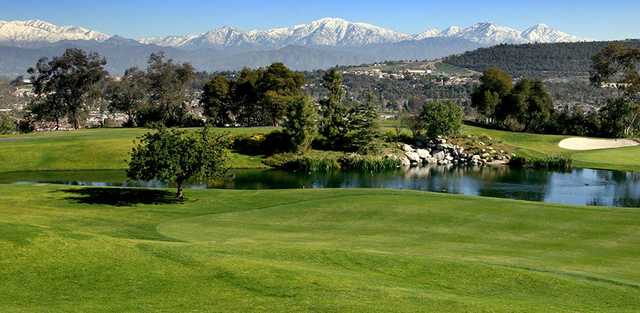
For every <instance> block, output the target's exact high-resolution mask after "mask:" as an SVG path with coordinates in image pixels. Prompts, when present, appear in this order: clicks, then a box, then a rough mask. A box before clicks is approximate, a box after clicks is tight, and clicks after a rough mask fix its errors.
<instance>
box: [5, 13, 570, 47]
mask: <svg viewBox="0 0 640 313" xmlns="http://www.w3.org/2000/svg"><path fill="white" fill-rule="evenodd" d="M434 37H446V38H461V39H466V40H470V41H473V42H476V43H479V44H482V45H495V44H502V43H510V44H519V43H529V42H573V41H578V40H580V39H579V38H577V37H575V36H572V35H569V34H567V33H564V32H561V31H559V30H556V29H553V28H551V27H549V26H547V25H545V24H537V25H534V26H532V27H530V28H528V29H527V30H525V31H523V32H520V31H518V30H515V29H513V28H509V27H504V26H499V25H496V24H493V23H488V22H483V23H477V24H474V25H472V26H469V27H466V28H461V27H458V26H451V27H449V28H446V29H445V30H443V31H439V30H437V29H427V30H426V31H424V32H422V33H419V34H414V35H409V34H405V33H401V32H396V31H393V30H390V29H386V28H382V27H379V26H376V25H372V24H368V23H360V22H350V21H347V20H345V19H342V18H338V17H326V18H322V19H318V20H315V21H312V22H309V23H307V24H301V25H295V26H291V27H280V28H273V29H269V30H252V31H248V32H245V31H242V30H239V29H237V28H234V27H230V26H223V27H220V28H217V29H214V30H211V31H208V32H205V33H202V34H197V35H186V36H167V37H150V38H142V39H140V40H138V41H139V42H140V43H143V44H154V45H159V46H165V47H184V48H189V49H200V48H228V47H260V48H281V47H284V46H287V45H305V46H342V47H362V46H366V45H370V44H383V43H395V42H400V41H405V40H424V39H428V38H434ZM107 39H109V36H108V35H106V34H103V33H100V32H96V31H93V30H89V29H86V28H82V27H77V26H57V25H54V24H52V23H49V22H46V21H41V20H27V21H0V43H10V44H14V45H29V44H33V43H46V42H57V41H62V40H92V41H105V40H107Z"/></svg>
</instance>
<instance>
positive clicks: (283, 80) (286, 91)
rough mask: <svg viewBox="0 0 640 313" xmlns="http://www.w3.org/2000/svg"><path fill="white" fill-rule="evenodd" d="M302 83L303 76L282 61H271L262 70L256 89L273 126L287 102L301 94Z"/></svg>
mask: <svg viewBox="0 0 640 313" xmlns="http://www.w3.org/2000/svg"><path fill="white" fill-rule="evenodd" d="M303 85H304V76H303V75H302V74H301V73H297V72H294V71H291V70H290V69H289V68H287V67H286V66H285V65H284V64H282V63H273V64H271V65H270V66H268V67H267V68H266V69H265V70H264V72H263V74H262V77H261V79H260V80H259V83H258V90H259V96H261V100H262V102H263V106H264V107H265V108H266V110H267V111H268V113H269V118H270V119H271V124H272V125H273V126H277V125H278V123H279V121H280V120H281V119H282V117H283V116H284V113H285V112H286V105H287V103H289V102H290V101H291V100H292V99H293V98H295V97H297V96H300V95H301V94H302V86H303Z"/></svg>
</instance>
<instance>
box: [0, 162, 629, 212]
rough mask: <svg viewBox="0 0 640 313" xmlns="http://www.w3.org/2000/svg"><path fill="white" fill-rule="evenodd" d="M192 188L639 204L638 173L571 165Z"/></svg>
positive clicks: (74, 175) (93, 180)
mask: <svg viewBox="0 0 640 313" xmlns="http://www.w3.org/2000/svg"><path fill="white" fill-rule="evenodd" d="M21 182H22V183H37V182H46V183H59V184H68V185H82V186H125V187H158V188H162V187H170V186H168V185H167V184H166V183H164V182H161V181H146V182H140V181H138V182H131V181H127V179H126V176H125V174H124V172H122V171H55V172H24V173H4V174H0V183H21ZM189 187H190V188H226V189H289V188H393V189H412V190H423V191H436V192H448V193H457V194H465V195H479V196H487V197H500V198H510V199H521V200H531V201H544V202H553V203H566V204H577V205H607V206H621V207H640V173H631V172H618V171H607V170H592V169H574V170H571V171H543V170H528V169H511V168H509V167H484V168H472V167H470V168H456V167H424V168H413V169H410V170H406V171H392V172H385V173H365V174H363V173H357V172H336V173H329V174H317V173H311V174H310V173H288V172H283V171H276V170H238V171H234V172H233V173H232V176H231V177H230V178H228V179H225V180H224V181H221V182H216V183H209V184H206V183H192V184H190V185H189Z"/></svg>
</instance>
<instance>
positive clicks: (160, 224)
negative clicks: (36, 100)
mask: <svg viewBox="0 0 640 313" xmlns="http://www.w3.org/2000/svg"><path fill="white" fill-rule="evenodd" d="M171 196H172V191H169V192H165V191H162V190H135V189H111V188H84V189H83V188H74V187H68V186H52V185H43V186H16V185H0V281H1V282H2V283H0V312H119V313H120V312H230V311H233V312H637V311H638V308H639V307H640V249H637V247H638V246H639V245H640V210H637V209H618V208H597V207H590V208H586V207H568V206H555V205H547V204H541V203H530V202H520V201H511V200H499V199H488V198H477V197H463V196H456V195H445V194H432V193H422V192H412V191H392V190H344V189H341V190H296V191H291V190H282V191H278V190H270V191H229V190H226V191H225V190H188V191H187V197H188V200H187V202H186V203H183V204H177V203H172V202H171Z"/></svg>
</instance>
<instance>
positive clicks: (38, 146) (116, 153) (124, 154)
mask: <svg viewBox="0 0 640 313" xmlns="http://www.w3.org/2000/svg"><path fill="white" fill-rule="evenodd" d="M271 130H272V128H268V127H265V128H229V129H227V128H225V129H219V131H222V132H226V133H229V134H230V135H242V134H254V133H259V132H261V133H268V132H270V131H271ZM147 131H149V130H148V129H142V128H134V129H127V128H111V129H85V130H79V131H71V132H50V133H35V134H28V135H17V136H2V137H0V172H9V171H38V170H72V169H76V170H83V169H123V168H126V167H127V161H126V160H127V159H128V155H129V152H130V151H131V148H132V147H133V143H134V140H135V139H136V138H137V137H140V136H141V135H143V134H144V133H145V132H147ZM261 162H262V158H261V157H256V156H248V155H240V154H237V153H234V154H233V155H232V158H231V166H232V167H234V168H260V167H264V165H262V163H261Z"/></svg>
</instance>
